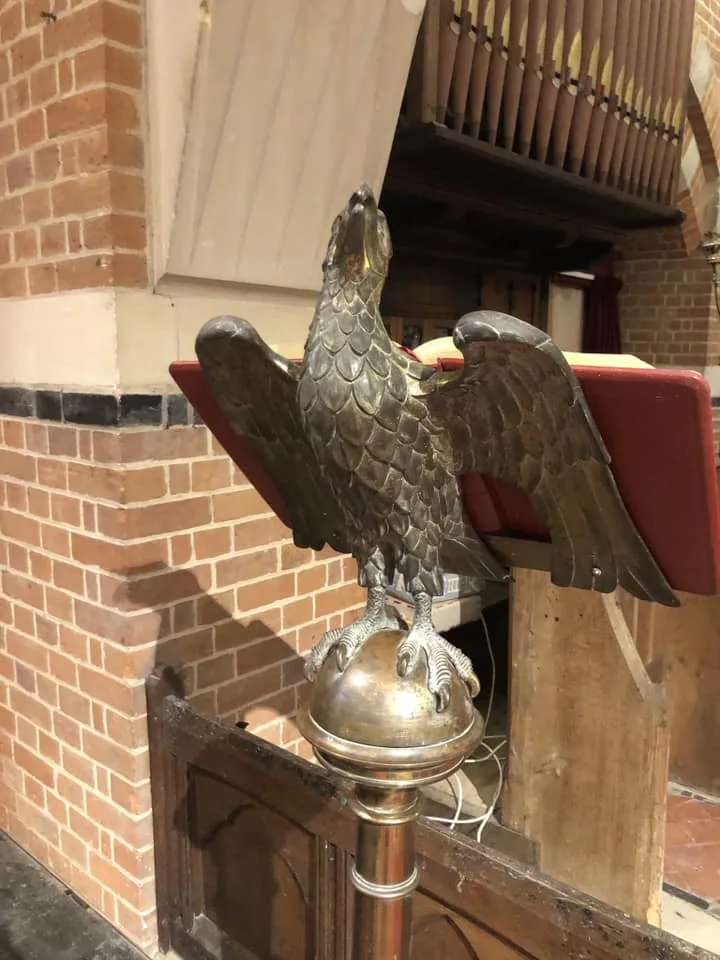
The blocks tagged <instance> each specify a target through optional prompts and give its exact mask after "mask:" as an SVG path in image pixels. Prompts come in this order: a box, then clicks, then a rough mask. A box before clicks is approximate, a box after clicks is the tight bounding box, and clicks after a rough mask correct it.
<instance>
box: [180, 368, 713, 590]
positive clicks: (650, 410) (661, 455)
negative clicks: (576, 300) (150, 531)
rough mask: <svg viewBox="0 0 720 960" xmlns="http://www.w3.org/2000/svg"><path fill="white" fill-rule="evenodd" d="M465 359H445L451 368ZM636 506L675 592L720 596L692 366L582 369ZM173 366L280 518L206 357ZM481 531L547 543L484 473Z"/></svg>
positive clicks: (472, 500)
mask: <svg viewBox="0 0 720 960" xmlns="http://www.w3.org/2000/svg"><path fill="white" fill-rule="evenodd" d="M461 363H462V360H456V359H454V358H453V359H447V360H442V359H440V360H439V361H438V365H439V366H440V367H442V368H443V369H453V368H457V366H458V365H460V364H461ZM573 369H574V371H575V373H576V375H577V376H578V378H579V380H580V383H581V384H582V387H583V390H584V391H585V396H586V397H587V401H588V404H589V406H590V409H591V411H592V414H593V416H594V418H595V421H596V423H597V425H598V427H599V429H600V432H601V434H602V436H603V439H604V440H605V443H606V445H607V448H608V450H609V452H610V455H611V457H612V461H613V472H614V474H615V479H616V481H617V484H618V487H619V488H620V492H621V493H622V496H623V498H624V500H625V503H626V505H627V508H628V510H629V512H630V514H631V516H632V517H633V520H634V521H635V523H636V525H637V527H638V529H639V530H640V532H641V533H642V535H643V537H644V538H645V540H646V542H647V544H648V546H649V547H650V549H651V550H652V552H653V554H654V556H655V558H656V559H657V561H658V563H659V564H660V566H661V567H662V569H663V571H664V572H665V575H666V576H667V578H668V580H669V581H670V583H671V585H672V586H673V588H674V589H675V590H681V591H686V592H688V593H695V594H701V595H707V596H714V595H716V594H720V497H719V496H718V488H717V478H716V471H715V457H714V448H713V429H712V410H711V399H710V388H709V384H708V383H707V381H706V380H705V378H704V377H702V376H700V374H697V373H693V372H691V371H685V370H654V369H624V368H623V369H619V368H618V369H614V368H608V367H574V368H573ZM170 372H171V374H172V376H173V378H174V380H175V382H176V383H177V384H178V386H179V387H180V389H181V390H182V392H183V393H184V394H185V396H186V397H187V399H188V400H189V402H190V403H191V404H192V405H193V407H195V409H196V410H197V411H198V413H199V414H200V416H201V417H202V419H203V420H204V422H205V423H206V425H207V426H208V428H209V429H210V430H211V431H212V433H213V434H214V435H215V437H216V438H217V440H218V442H219V443H220V444H222V446H223V447H224V448H225V450H227V452H228V454H229V455H230V457H231V458H232V459H233V460H234V462H235V463H236V464H237V465H238V467H239V468H240V469H241V470H242V471H243V473H244V474H245V476H246V477H247V478H248V480H250V482H251V483H252V484H253V485H254V486H255V487H256V488H257V490H258V492H259V493H260V494H261V495H262V496H263V498H264V499H265V501H266V502H267V503H268V505H269V506H270V507H271V508H272V509H273V510H274V511H275V513H276V514H277V515H278V517H279V518H280V519H281V520H283V522H286V523H287V512H286V510H285V506H284V504H283V503H282V501H281V499H280V496H279V495H278V493H277V490H276V489H275V487H274V485H273V483H272V481H271V480H270V478H269V477H268V476H267V475H266V474H265V472H264V471H263V469H262V467H261V465H260V464H259V463H258V461H257V460H256V458H255V456H254V455H253V452H252V450H251V449H250V447H249V445H248V444H247V442H246V441H245V440H243V438H242V437H239V436H238V435H237V434H236V433H235V431H234V430H233V428H232V427H231V426H230V424H229V423H228V422H227V421H226V420H225V418H224V417H223V415H222V413H221V412H220V410H219V409H218V407H217V405H216V404H215V402H214V400H213V398H212V396H211V394H210V391H209V389H208V387H207V384H206V383H205V380H204V378H203V374H202V371H201V369H200V365H199V364H198V363H197V361H179V362H177V363H173V364H172V365H171V367H170ZM463 488H464V495H465V505H466V510H467V512H468V515H469V517H470V518H471V520H472V522H473V524H474V525H475V528H476V529H477V530H478V532H481V533H485V534H488V535H493V536H501V537H509V538H515V539H518V540H522V541H533V542H535V543H537V542H540V543H542V542H547V540H548V533H547V530H546V529H545V528H544V527H543V525H542V524H541V523H540V521H539V520H538V518H537V517H536V515H535V513H534V511H533V509H532V506H531V505H530V502H529V500H528V499H527V497H526V496H525V495H524V494H522V493H521V492H520V491H518V490H516V489H514V488H512V487H508V486H507V485H505V484H503V483H499V482H497V481H493V480H489V479H487V478H485V477H483V476H480V475H478V474H470V475H467V476H465V477H464V478H463Z"/></svg>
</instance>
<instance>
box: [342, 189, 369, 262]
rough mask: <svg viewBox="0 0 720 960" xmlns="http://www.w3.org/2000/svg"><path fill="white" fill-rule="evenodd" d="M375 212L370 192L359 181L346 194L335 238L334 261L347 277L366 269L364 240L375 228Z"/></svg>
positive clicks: (366, 259)
mask: <svg viewBox="0 0 720 960" xmlns="http://www.w3.org/2000/svg"><path fill="white" fill-rule="evenodd" d="M377 215H378V207H377V202H376V200H375V197H374V195H373V192H372V190H371V189H370V187H369V186H368V185H367V184H363V185H362V186H361V187H360V188H359V189H358V190H355V192H354V193H353V194H352V196H351V197H350V200H349V202H348V205H347V211H346V214H345V222H344V224H343V227H342V231H341V235H340V236H339V237H338V241H337V262H338V265H339V266H340V269H341V272H342V273H343V274H344V275H345V277H346V278H347V279H353V280H360V279H361V278H362V276H363V275H364V274H365V273H366V271H367V270H369V269H370V261H369V258H368V244H369V242H370V240H371V238H372V237H373V236H374V234H375V233H376V232H377Z"/></svg>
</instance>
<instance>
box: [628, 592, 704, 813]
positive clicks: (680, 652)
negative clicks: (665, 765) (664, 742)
mask: <svg viewBox="0 0 720 960" xmlns="http://www.w3.org/2000/svg"><path fill="white" fill-rule="evenodd" d="M680 600H681V602H682V606H680V607H678V608H674V609H670V608H667V607H657V608H656V605H655V604H647V603H642V604H640V605H639V611H638V618H637V619H638V633H639V635H640V637H641V638H642V637H643V636H644V635H646V634H648V633H650V634H651V636H652V640H653V647H652V649H651V650H650V651H649V657H648V660H649V661H654V662H655V664H656V665H657V667H658V669H659V667H660V664H662V665H663V667H664V670H665V676H666V681H665V682H666V684H667V692H668V710H669V721H670V779H671V780H676V781H678V782H679V783H682V784H685V786H688V787H694V788H695V789H696V790H701V791H705V792H707V793H712V794H720V751H719V750H718V744H719V743H720V707H718V704H720V597H698V596H693V595H691V594H688V593H684V594H681V595H680ZM652 621H654V622H652Z"/></svg>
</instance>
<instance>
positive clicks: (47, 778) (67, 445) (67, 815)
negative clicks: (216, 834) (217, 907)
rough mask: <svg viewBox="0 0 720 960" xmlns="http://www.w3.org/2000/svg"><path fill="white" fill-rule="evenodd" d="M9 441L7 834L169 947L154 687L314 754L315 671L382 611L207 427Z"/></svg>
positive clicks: (5, 434)
mask: <svg viewBox="0 0 720 960" xmlns="http://www.w3.org/2000/svg"><path fill="white" fill-rule="evenodd" d="M1 436H2V445H1V446H0V502H1V503H2V505H3V506H2V508H1V510H2V512H1V514H0V515H1V518H2V530H3V539H2V540H1V541H0V568H2V581H1V587H2V589H1V598H0V627H1V630H0V756H1V757H2V769H1V771H0V828H2V829H5V830H8V831H9V832H10V834H11V835H12V836H13V837H14V838H15V839H16V840H18V841H19V842H20V843H21V844H22V845H23V846H25V847H26V848H27V849H28V850H30V852H31V853H32V854H33V855H34V856H35V857H37V858H38V859H39V860H40V861H41V862H42V863H44V864H46V865H47V866H48V867H49V868H50V869H51V870H52V871H53V872H55V873H56V874H57V875H58V876H59V877H61V878H62V879H63V880H64V881H66V882H67V883H69V884H70V885H71V886H72V887H73V889H75V890H76V891H77V892H78V893H79V894H80V895H81V896H83V897H85V898H86V899H87V900H88V902H89V903H90V904H91V905H92V906H94V907H96V908H97V909H98V910H100V911H101V912H102V913H103V914H104V915H105V916H107V917H108V918H109V919H110V920H111V921H112V922H114V923H116V924H117V925H118V926H119V927H120V928H121V929H122V930H123V931H125V932H126V933H127V934H128V935H130V936H131V937H132V938H133V939H134V940H135V941H136V942H137V943H139V944H141V945H144V946H146V947H148V948H150V947H151V946H152V945H153V943H154V938H155V929H154V904H155V899H154V881H153V855H152V824H151V798H150V783H149V771H148V756H147V725H146V718H145V698H144V683H143V681H144V678H145V677H146V675H147V673H148V672H149V671H150V670H151V669H152V668H153V666H154V665H155V664H156V663H172V664H176V665H177V666H178V667H179V668H180V669H181V672H182V674H183V676H184V678H185V682H186V685H187V689H188V692H189V693H190V695H191V697H192V699H193V701H194V702H195V703H196V704H197V706H198V707H199V708H200V709H202V710H204V711H207V712H209V713H212V714H216V715H219V716H222V717H223V718H225V719H227V720H228V722H235V721H236V720H237V719H244V720H246V721H247V722H248V723H249V724H250V729H252V730H253V731H255V732H258V733H260V734H261V735H262V736H264V737H266V738H268V739H271V740H272V741H273V742H275V743H278V744H281V745H283V746H285V747H287V748H288V749H290V750H293V751H296V752H298V751H302V750H304V749H305V744H304V741H302V740H301V739H300V738H299V735H298V732H297V730H296V728H295V726H294V724H293V720H292V717H293V715H294V713H295V711H296V708H297V701H298V695H299V693H300V691H301V689H302V686H303V682H304V681H303V677H302V669H301V655H302V654H303V653H304V652H306V651H307V649H308V648H309V647H310V645H311V644H312V643H313V642H314V641H315V640H316V639H317V638H318V637H319V635H320V634H321V633H322V631H324V630H325V629H328V628H329V627H331V626H335V625H337V624H339V623H341V622H344V621H346V620H347V619H349V618H350V617H351V616H353V615H354V614H355V612H356V611H357V609H358V607H359V605H360V603H361V601H362V594H361V592H360V590H359V588H358V587H357V586H356V584H355V570H354V568H353V564H352V563H351V562H350V561H348V560H347V559H343V558H340V557H337V556H335V555H333V554H332V553H330V552H326V553H323V554H322V555H317V556H316V555H313V553H312V552H310V551H301V550H297V549H296V548H295V547H294V546H293V545H292V542H291V539H290V537H289V531H288V530H287V529H286V528H285V527H283V526H282V525H281V524H280V523H279V522H278V521H277V519H276V518H275V517H274V516H273V515H272V514H271V513H270V512H269V510H268V508H267V507H266V505H265V503H264V502H263V501H262V500H261V499H260V498H259V497H258V495H257V494H256V493H255V492H254V490H253V489H252V488H251V487H250V486H249V485H248V483H247V482H246V480H245V479H244V478H243V477H242V476H241V475H240V474H239V473H238V472H237V471H233V470H232V469H231V465H230V462H229V460H228V458H227V457H226V456H225V455H224V454H222V453H221V452H220V451H219V450H218V449H217V447H216V446H215V444H214V442H213V441H212V440H211V438H210V437H209V434H208V432H207V431H206V429H205V428H204V427H175V428H171V429H162V428H152V429H125V430H103V429H91V428H83V427H74V426H70V425H56V424H50V423H44V422H39V421H37V420H34V419H30V418H28V419H19V418H11V417H7V418H4V419H3V421H2V435H1Z"/></svg>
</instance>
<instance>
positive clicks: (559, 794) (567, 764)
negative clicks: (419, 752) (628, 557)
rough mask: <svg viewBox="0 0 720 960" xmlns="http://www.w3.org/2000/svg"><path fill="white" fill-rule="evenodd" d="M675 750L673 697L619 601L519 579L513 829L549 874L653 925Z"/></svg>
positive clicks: (509, 817) (529, 575)
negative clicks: (650, 667)
mask: <svg viewBox="0 0 720 960" xmlns="http://www.w3.org/2000/svg"><path fill="white" fill-rule="evenodd" d="M668 745H669V737H668V724H667V715H666V706H665V696H664V688H663V686H662V685H660V684H658V683H654V682H653V681H652V680H651V679H650V677H649V676H648V674H647V672H646V670H645V667H644V663H643V659H642V657H641V656H640V654H639V652H638V650H637V648H636V646H635V645H634V642H633V640H632V635H631V633H630V629H629V628H628V625H627V622H626V620H625V618H624V617H623V614H622V612H621V608H620V606H619V603H618V601H617V599H616V598H615V597H602V596H601V595H599V594H596V593H590V592H589V591H582V590H570V589H559V588H557V587H554V586H553V585H552V584H551V582H550V577H549V574H547V573H545V572H542V571H531V570H519V569H518V570H516V571H515V584H514V587H513V598H512V623H511V668H510V750H509V759H508V780H507V786H506V792H505V797H504V801H503V820H504V821H505V823H506V824H507V825H508V826H509V827H512V828H513V829H515V830H518V831H519V832H521V833H523V834H524V835H526V836H527V837H528V838H529V839H531V840H533V841H535V842H536V843H537V845H538V858H539V864H538V865H539V867H540V869H541V870H543V871H544V872H545V873H548V874H550V875H551V876H553V877H556V878H558V879H560V880H564V881H565V882H567V883H570V884H572V885H573V886H575V887H577V888H578V889H579V890H582V891H583V892H585V893H589V894H591V895H592V896H595V897H597V898H598V899H600V900H603V901H605V902H606V903H609V904H612V905H613V906H616V907H619V908H620V909H621V910H624V911H626V912H627V913H629V914H632V915H634V916H636V917H638V918H640V919H643V920H649V921H651V922H654V923H657V922H659V917H660V896H661V890H662V870H663V852H664V829H665V806H666V799H665V798H666V791H667V778H668Z"/></svg>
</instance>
